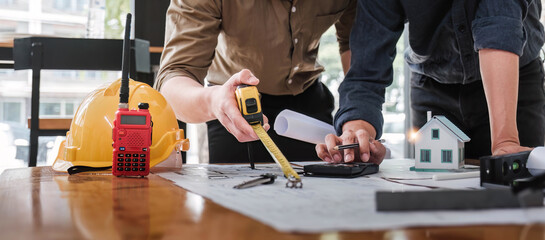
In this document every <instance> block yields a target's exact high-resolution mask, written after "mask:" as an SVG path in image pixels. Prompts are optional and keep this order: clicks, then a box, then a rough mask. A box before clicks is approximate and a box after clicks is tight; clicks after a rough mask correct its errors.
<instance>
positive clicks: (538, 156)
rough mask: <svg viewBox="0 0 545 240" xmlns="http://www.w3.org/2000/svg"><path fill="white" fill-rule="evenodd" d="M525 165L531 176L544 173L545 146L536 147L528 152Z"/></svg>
mask: <svg viewBox="0 0 545 240" xmlns="http://www.w3.org/2000/svg"><path fill="white" fill-rule="evenodd" d="M526 167H527V168H528V171H529V172H530V174H532V176H537V175H540V174H543V173H545V147H536V148H534V150H532V151H531V152H530V156H528V161H527V162H526Z"/></svg>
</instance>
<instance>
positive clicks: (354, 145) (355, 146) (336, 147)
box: [333, 139, 385, 150]
mask: <svg viewBox="0 0 545 240" xmlns="http://www.w3.org/2000/svg"><path fill="white" fill-rule="evenodd" d="M369 142H370V143H371V142H373V140H369ZM377 142H380V143H384V142H385V140H384V139H378V140H377ZM359 146H360V144H359V143H352V144H345V145H337V146H335V147H333V149H335V150H343V149H347V148H357V147H359Z"/></svg>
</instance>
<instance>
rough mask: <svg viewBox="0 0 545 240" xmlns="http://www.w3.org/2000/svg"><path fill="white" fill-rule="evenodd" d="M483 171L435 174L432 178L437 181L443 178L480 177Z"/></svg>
mask: <svg viewBox="0 0 545 240" xmlns="http://www.w3.org/2000/svg"><path fill="white" fill-rule="evenodd" d="M480 174H481V172H479V171H474V172H462V173H451V174H435V175H433V177H432V179H433V180H435V181H442V180H454V179H463V178H478V177H480V176H481V175H480Z"/></svg>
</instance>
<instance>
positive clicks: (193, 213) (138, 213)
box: [0, 167, 545, 240]
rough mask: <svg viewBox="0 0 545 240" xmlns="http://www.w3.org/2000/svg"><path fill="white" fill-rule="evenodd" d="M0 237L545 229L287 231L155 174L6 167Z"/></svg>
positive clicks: (495, 235)
mask: <svg viewBox="0 0 545 240" xmlns="http://www.w3.org/2000/svg"><path fill="white" fill-rule="evenodd" d="M170 170H172V169H166V168H163V169H155V172H158V171H170ZM324 220H325V219H324ZM0 239H237V240H238V239H320V240H335V239H490V240H497V239H521V240H522V239H545V225H543V224H532V225H525V226H516V225H500V226H498V225H496V226H470V227H429V228H409V229H392V230H388V231H372V232H326V233H321V234H300V233H282V232H278V231H276V230H274V229H273V228H271V227H269V226H267V225H264V224H262V223H260V222H257V221H255V220H253V219H251V218H248V217H246V216H244V215H241V214H239V213H237V212H233V211H231V210H229V209H226V208H224V207H222V206H219V205H218V204H216V203H213V202H212V201H209V200H207V199H205V198H203V197H201V196H199V195H196V194H194V193H191V192H188V191H186V190H184V189H182V188H180V187H177V186H176V185H174V184H173V183H172V182H170V181H168V180H165V179H163V178H161V177H159V176H157V175H154V174H150V176H148V177H147V178H117V177H112V175H111V174H109V172H104V173H99V174H79V175H74V176H69V175H67V174H63V173H56V172H54V171H53V170H52V169H51V168H50V167H34V168H20V169H11V170H6V171H4V173H3V174H2V175H1V176H0Z"/></svg>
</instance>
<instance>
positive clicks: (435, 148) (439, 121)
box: [414, 116, 470, 170]
mask: <svg viewBox="0 0 545 240" xmlns="http://www.w3.org/2000/svg"><path fill="white" fill-rule="evenodd" d="M469 140H470V139H469V137H468V136H467V135H466V134H465V133H463V132H462V130H460V129H459V128H458V127H456V125H454V124H453V123H452V122H451V121H449V120H448V119H447V118H446V117H444V116H434V117H433V118H431V119H430V120H428V122H427V123H426V124H425V125H424V126H422V128H421V129H420V130H418V132H417V133H416V137H415V143H414V146H415V151H414V152H415V169H416V170H418V169H457V168H461V167H462V166H464V143H465V142H468V141H469Z"/></svg>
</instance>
